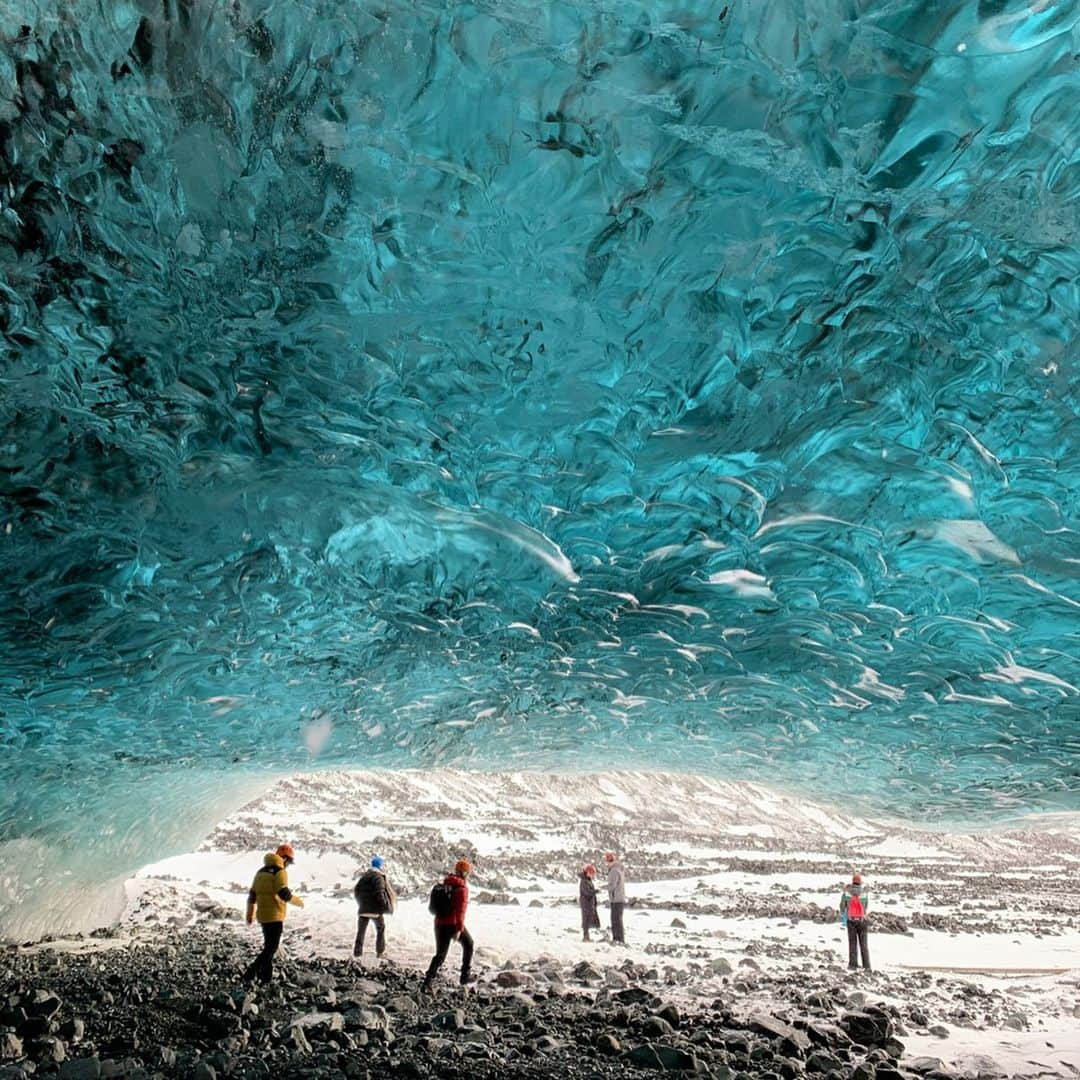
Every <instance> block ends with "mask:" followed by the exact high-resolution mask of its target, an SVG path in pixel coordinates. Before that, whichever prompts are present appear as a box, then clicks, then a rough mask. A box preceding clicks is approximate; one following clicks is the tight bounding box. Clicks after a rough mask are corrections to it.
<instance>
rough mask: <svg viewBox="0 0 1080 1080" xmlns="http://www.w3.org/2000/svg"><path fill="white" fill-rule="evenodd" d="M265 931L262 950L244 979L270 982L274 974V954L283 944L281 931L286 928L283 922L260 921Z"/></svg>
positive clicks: (246, 980) (245, 973)
mask: <svg viewBox="0 0 1080 1080" xmlns="http://www.w3.org/2000/svg"><path fill="white" fill-rule="evenodd" d="M260 925H261V926H262V932H263V947H262V952H261V953H259V955H258V956H256V957H255V959H254V960H253V961H252V962H251V965H250V966H249V967H248V969H247V971H245V972H244V981H245V982H252V981H253V980H255V979H258V980H259V982H261V983H268V982H269V981H270V980H271V979H272V978H273V976H274V954H275V953H276V952H277V951H278V946H279V945H280V944H281V931H282V930H284V929H285V924H284V923H283V922H264V923H260Z"/></svg>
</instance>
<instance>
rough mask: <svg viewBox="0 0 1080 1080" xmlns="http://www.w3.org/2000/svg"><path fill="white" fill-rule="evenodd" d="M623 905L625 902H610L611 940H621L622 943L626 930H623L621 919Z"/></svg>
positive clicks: (624, 941)
mask: <svg viewBox="0 0 1080 1080" xmlns="http://www.w3.org/2000/svg"><path fill="white" fill-rule="evenodd" d="M625 907H626V904H616V903H612V905H611V940H612V941H621V942H622V943H623V944H626V932H625V931H624V930H623V921H622V917H623V910H624V908H625Z"/></svg>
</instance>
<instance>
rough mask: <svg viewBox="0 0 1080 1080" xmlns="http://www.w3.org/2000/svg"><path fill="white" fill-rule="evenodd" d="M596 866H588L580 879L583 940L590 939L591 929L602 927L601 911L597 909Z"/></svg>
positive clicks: (579, 901) (579, 893)
mask: <svg viewBox="0 0 1080 1080" xmlns="http://www.w3.org/2000/svg"><path fill="white" fill-rule="evenodd" d="M595 878H596V867H595V866H586V867H585V868H584V869H583V870H582V871H581V877H580V878H579V879H578V904H579V905H580V907H581V932H582V938H581V940H582V941H588V940H589V931H590V930H599V929H600V913H599V912H598V911H597V910H596V881H595Z"/></svg>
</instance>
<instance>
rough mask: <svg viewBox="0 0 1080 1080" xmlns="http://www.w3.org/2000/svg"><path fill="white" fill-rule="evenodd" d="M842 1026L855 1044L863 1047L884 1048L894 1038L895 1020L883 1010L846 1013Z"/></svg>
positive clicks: (842, 1019)
mask: <svg viewBox="0 0 1080 1080" xmlns="http://www.w3.org/2000/svg"><path fill="white" fill-rule="evenodd" d="M840 1025H841V1027H843V1029H844V1030H845V1031H846V1032H847V1033H848V1035H849V1036H850V1037H851V1039H852V1040H853V1041H854V1042H857V1043H860V1044H861V1045H862V1046H871V1047H872V1046H884V1045H885V1043H886V1042H888V1040H889V1039H891V1038H892V1037H893V1030H894V1026H893V1020H892V1017H891V1016H889V1014H888V1013H886V1012H884V1011H882V1010H881V1009H875V1008H872V1007H871V1008H869V1009H864V1010H862V1011H861V1012H849V1013H845V1014H844V1015H843V1016H842V1017H841V1019H840Z"/></svg>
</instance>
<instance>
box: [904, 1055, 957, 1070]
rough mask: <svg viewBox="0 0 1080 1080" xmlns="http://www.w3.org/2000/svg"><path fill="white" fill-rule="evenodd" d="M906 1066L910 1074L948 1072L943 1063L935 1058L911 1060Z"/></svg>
mask: <svg viewBox="0 0 1080 1080" xmlns="http://www.w3.org/2000/svg"><path fill="white" fill-rule="evenodd" d="M907 1065H908V1068H909V1069H911V1071H912V1072H917V1073H931V1072H948V1069H947V1068H946V1067H945V1062H944V1061H942V1060H941V1058H936V1057H917V1058H913V1059H912V1060H911V1061H909V1062H908V1063H907Z"/></svg>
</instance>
